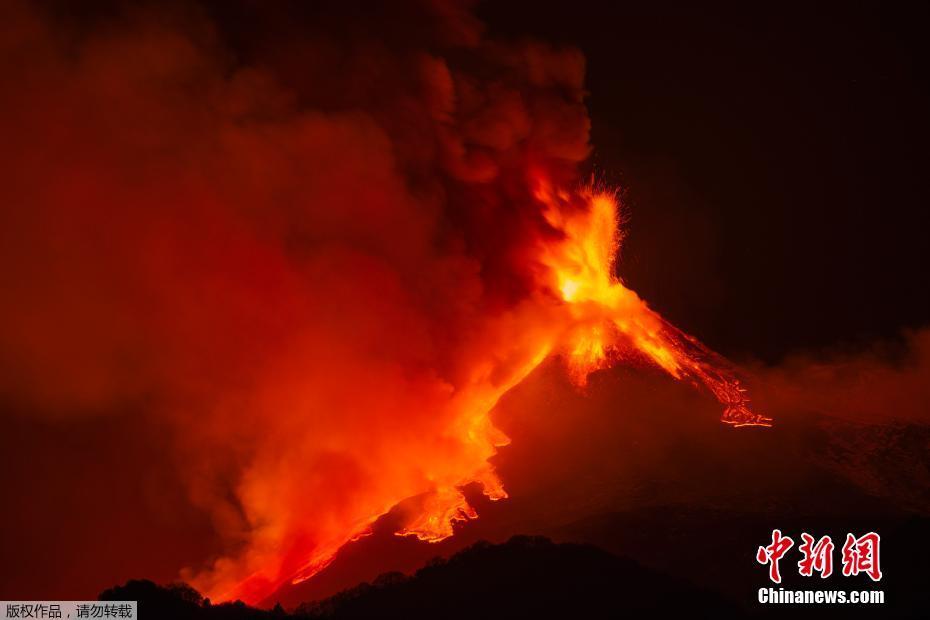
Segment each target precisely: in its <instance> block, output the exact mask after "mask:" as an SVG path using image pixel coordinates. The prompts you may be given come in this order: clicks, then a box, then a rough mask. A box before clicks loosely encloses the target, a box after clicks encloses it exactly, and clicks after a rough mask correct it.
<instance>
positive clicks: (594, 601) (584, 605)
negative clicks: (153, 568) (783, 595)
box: [100, 536, 735, 620]
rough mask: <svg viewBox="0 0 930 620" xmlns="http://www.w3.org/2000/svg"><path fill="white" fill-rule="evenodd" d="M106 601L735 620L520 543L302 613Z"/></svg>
mask: <svg viewBox="0 0 930 620" xmlns="http://www.w3.org/2000/svg"><path fill="white" fill-rule="evenodd" d="M100 598H101V599H102V600H138V601H139V615H140V617H141V618H142V619H143V620H150V619H153V618H159V619H162V618H165V619H167V618H175V619H178V620H187V619H196V620H201V619H208V618H209V619H236V620H239V619H272V618H283V617H297V618H332V619H337V620H338V619H344V618H345V619H348V618H374V617H378V618H408V619H416V618H518V617H519V618H525V617H544V618H603V617H620V616H625V617H639V616H640V615H641V614H643V613H644V612H646V611H660V612H663V611H664V612H668V613H683V612H693V611H694V610H696V609H699V610H701V612H702V614H705V613H706V614H717V615H727V616H729V615H732V613H733V612H734V611H735V609H734V608H733V607H732V606H731V605H730V604H729V603H727V602H726V601H725V600H724V599H723V598H721V597H720V596H718V595H716V594H713V593H711V592H709V591H706V590H701V589H699V588H697V587H695V586H692V585H689V584H688V583H686V582H685V581H682V580H679V579H676V578H671V577H668V576H666V575H663V574H662V573H659V572H656V571H652V570H649V569H646V568H643V567H642V566H640V565H639V564H637V563H636V562H634V561H632V560H629V559H625V558H620V557H617V556H614V555H612V554H610V553H608V552H606V551H603V550H601V549H598V548H596V547H592V546H590V545H579V544H556V543H553V542H551V541H550V540H548V539H546V538H541V537H527V536H516V537H514V538H512V539H511V540H509V541H508V542H506V543H504V544H501V545H492V544H490V543H485V542H482V543H478V544H476V545H473V546H471V547H469V548H468V549H465V550H463V551H461V552H459V553H457V554H455V555H453V556H452V557H451V558H449V559H448V560H443V559H436V560H433V561H432V562H430V563H429V564H427V565H426V566H425V567H423V568H422V569H420V570H419V571H417V572H416V573H415V574H414V575H412V576H405V575H403V574H400V573H386V574H384V575H381V576H380V577H378V578H377V579H376V580H374V582H372V583H370V584H369V583H363V584H361V585H358V586H356V587H354V588H351V589H349V590H345V591H343V592H341V593H339V594H337V595H335V596H332V597H330V598H327V599H324V600H322V601H317V602H313V603H306V604H304V605H301V606H300V607H298V608H297V609H296V610H294V611H293V612H292V613H290V614H288V613H286V612H284V610H283V609H281V608H280V607H278V608H276V609H274V610H271V611H264V610H258V609H255V608H251V607H248V606H246V605H244V604H242V603H239V602H236V603H226V604H222V605H212V604H210V602H209V600H206V599H204V598H202V597H201V595H200V594H199V593H197V592H196V591H195V590H194V589H192V588H190V587H189V586H187V585H183V584H178V585H173V586H169V587H161V586H157V585H155V584H154V583H152V582H150V581H130V582H128V583H126V584H125V585H123V586H119V587H116V588H111V589H109V590H107V591H105V592H103V593H102V594H101V595H100Z"/></svg>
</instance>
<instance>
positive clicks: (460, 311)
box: [0, 2, 588, 594]
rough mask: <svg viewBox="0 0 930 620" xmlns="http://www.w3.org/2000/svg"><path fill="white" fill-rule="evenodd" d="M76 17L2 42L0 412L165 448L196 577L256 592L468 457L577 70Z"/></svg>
mask: <svg viewBox="0 0 930 620" xmlns="http://www.w3.org/2000/svg"><path fill="white" fill-rule="evenodd" d="M224 10H225V11H226V12H224ZM76 11H77V9H74V8H73V7H68V6H62V5H56V4H51V5H42V6H40V7H38V8H36V7H34V6H30V5H27V4H25V3H17V2H13V3H5V5H4V8H3V9H2V15H0V22H2V24H3V25H2V26H0V27H2V31H0V89H2V91H3V92H4V97H3V100H2V102H0V134H2V135H3V136H4V149H3V153H2V154H0V158H2V161H0V203H2V204H3V208H2V211H0V237H2V239H0V281H2V282H3V289H4V291H5V297H6V300H7V302H6V303H4V304H3V305H2V308H0V393H2V395H3V398H4V401H5V402H7V403H9V404H10V407H9V409H10V411H14V412H15V413H12V414H11V415H15V416H19V417H21V418H22V417H26V418H33V419H35V420H37V421H38V422H37V424H62V425H66V424H75V423H80V420H81V419H88V420H93V419H96V418H99V417H101V416H102V417H107V416H118V417H119V416H133V415H136V416H139V417H140V419H143V418H144V420H145V422H144V423H143V422H139V423H138V424H135V423H132V424H129V425H128V428H132V429H137V430H142V429H145V428H149V426H147V425H151V426H152V427H157V428H165V427H167V428H169V429H171V432H170V435H171V438H170V439H161V440H159V441H161V444H160V445H159V448H158V452H159V453H160V454H159V457H158V459H157V461H158V463H160V466H166V467H168V466H171V467H175V468H176V469H177V477H178V478H179V479H180V480H181V481H182V482H183V485H184V487H185V488H186V489H187V492H188V493H189V495H190V497H191V501H193V503H194V504H195V505H196V506H198V507H200V508H201V509H203V510H205V511H206V512H207V513H208V514H209V515H210V516H211V518H212V522H213V527H214V529H215V530H216V531H217V532H218V534H219V536H220V544H219V546H220V548H221V550H220V552H219V556H220V557H219V559H218V560H217V562H216V563H215V564H214V567H213V569H211V570H209V571H207V572H206V573H198V571H197V567H194V571H193V573H190V574H191V575H194V574H197V575H199V576H197V577H196V579H197V583H198V585H200V586H201V587H203V588H206V589H208V590H211V591H213V592H214V593H220V594H222V592H221V590H222V589H226V590H228V589H229V588H230V587H231V584H234V583H235V582H237V581H241V580H242V579H245V578H248V577H250V575H253V574H254V572H255V571H257V570H258V569H259V567H261V568H262V569H263V570H264V571H265V573H267V574H264V575H262V576H261V580H263V583H260V584H258V586H257V587H260V588H263V587H267V584H266V583H264V582H267V581H269V580H270V581H274V580H278V579H283V578H286V577H288V576H289V575H290V574H293V572H294V571H295V570H296V569H297V568H299V567H300V566H301V563H302V562H303V561H305V560H306V557H304V556H306V554H307V552H308V550H310V549H314V548H315V547H318V546H320V545H323V544H325V543H326V542H327V541H329V540H332V539H334V538H335V537H337V532H338V531H342V530H345V529H346V528H347V527H355V526H356V525H357V524H355V523H354V521H353V519H356V518H357V517H358V515H359V514H364V513H365V512H366V511H371V510H375V511H376V514H377V511H384V510H387V509H388V508H389V507H390V505H391V503H393V502H394V501H397V500H398V499H401V498H402V497H404V496H407V495H412V494H414V493H416V492H422V491H424V490H428V489H429V486H430V480H431V477H432V476H434V475H437V474H436V472H434V471H432V470H431V469H430V468H431V465H430V459H431V458H433V457H434V456H435V455H440V454H442V455H445V454H456V453H457V451H461V450H463V447H462V446H461V445H460V444H459V443H458V440H457V439H456V438H455V437H454V436H450V434H449V433H448V432H447V429H446V426H447V425H448V424H449V416H450V413H449V412H448V409H449V407H448V402H449V400H450V398H451V397H452V395H453V394H454V393H455V391H456V387H457V385H458V384H459V383H460V382H461V381H463V380H464V378H465V375H466V374H467V373H468V372H469V365H470V358H471V356H472V355H473V354H474V345H473V343H472V342H471V340H470V339H471V337H472V335H473V334H475V333H476V332H481V331H482V330H484V331H485V332H487V331H488V327H487V326H488V324H489V321H490V322H493V321H496V320H497V317H499V316H501V315H502V314H505V313H506V312H507V311H508V310H509V309H510V308H513V307H514V306H515V305H516V304H517V303H519V302H520V301H521V300H522V299H524V298H525V296H526V295H527V293H528V291H529V289H530V287H531V278H530V275H531V274H527V272H526V269H525V267H524V263H525V256H524V255H523V252H524V248H525V247H526V246H527V245H529V244H531V243H532V242H533V241H534V239H536V238H538V237H540V236H542V235H545V234H549V233H548V232H547V230H548V229H547V227H546V225H545V223H544V221H543V219H542V217H541V215H540V214H539V213H538V207H537V206H536V205H535V203H534V202H533V201H532V200H531V195H530V187H529V184H528V181H527V175H528V171H534V172H537V173H538V172H543V173H545V174H546V175H547V176H550V177H552V178H553V179H558V180H559V181H564V182H571V181H572V180H574V178H575V175H576V171H575V165H576V164H577V163H578V162H579V161H580V160H582V159H583V158H584V157H585V156H586V154H587V152H588V146H587V135H588V119H587V113H586V111H585V108H584V105H583V102H582V97H583V92H582V77H583V68H584V63H583V59H582V57H581V55H580V54H579V53H578V52H577V51H573V50H556V49H552V48H549V47H546V46H544V45H539V44H529V43H528V44H515V45H511V44H504V43H499V42H493V41H488V40H485V39H484V38H483V37H482V34H481V29H480V25H479V24H477V23H476V22H475V21H474V20H473V19H472V18H471V17H470V16H469V15H468V13H467V10H466V7H464V6H462V5H459V4H457V3H437V4H431V3H403V4H401V6H399V7H397V8H393V7H392V8H390V9H388V8H382V9H379V10H377V11H376V12H375V13H374V14H373V15H369V16H367V17H366V18H364V19H359V17H360V16H359V15H358V14H356V13H357V11H356V10H354V9H349V8H340V7H338V6H337V5H336V4H332V5H321V6H319V7H317V8H315V9H307V8H306V7H304V8H301V7H300V6H298V5H297V4H296V3H295V4H291V5H278V6H277V7H274V8H271V9H269V10H259V9H258V8H257V7H256V6H255V5H251V4H248V3H245V4H242V5H237V8H236V9H223V8H222V7H221V6H219V5H214V6H209V5H205V6H197V5H195V6H193V7H191V6H189V5H182V4H169V5H168V6H167V7H162V6H158V5H157V4H156V3H151V4H143V5H141V6H132V5H125V6H124V5H122V4H115V5H107V6H105V7H104V8H102V9H100V10H94V9H89V10H86V11H85V12H76ZM235 11H241V14H234V13H235ZM292 11H293V12H296V13H297V14H300V13H302V12H306V11H310V13H311V14H309V15H308V14H302V15H300V19H294V14H295V13H292ZM314 11H315V12H314ZM250 20H265V23H264V25H263V27H262V28H260V29H255V30H256V31H260V32H264V33H268V36H267V38H258V37H252V36H251V35H248V34H247V32H249V29H248V28H246V29H237V27H236V24H238V25H239V26H246V25H247V24H250V23H251V21H250ZM224 21H225V26H223V27H220V25H218V24H221V23H223V22H224ZM491 332H492V333H493V334H496V335H494V336H491V337H494V338H503V337H504V334H503V333H502V331H501V330H500V329H493V330H491ZM87 423H88V424H91V423H92V422H87ZM122 431H123V432H126V428H123V429H122ZM153 438H154V435H153ZM113 439H114V440H117V439H119V437H118V436H117V437H114V438H113ZM153 440H154V439H153ZM129 443H130V444H131V443H134V442H129ZM165 453H167V456H166V455H165ZM127 458H132V457H127ZM162 461H165V462H162ZM169 464H170V465H169ZM140 466H141V465H140ZM27 475H28V474H27ZM439 475H446V473H445V472H440V474H439ZM384 481H388V482H384ZM99 527H100V529H105V527H106V526H105V525H104V524H103V523H101V524H100V525H99ZM343 533H345V532H343ZM269 563H270V565H271V567H270V568H268V565H269Z"/></svg>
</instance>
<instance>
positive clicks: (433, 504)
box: [217, 178, 771, 601]
mask: <svg viewBox="0 0 930 620" xmlns="http://www.w3.org/2000/svg"><path fill="white" fill-rule="evenodd" d="M533 182H534V183H535V184H536V186H537V187H536V191H535V193H534V196H535V199H536V200H537V201H538V203H539V208H540V212H541V213H542V214H543V216H544V218H545V220H546V222H547V223H548V225H549V226H550V227H551V232H552V233H553V234H552V235H551V236H549V237H548V238H547V239H546V240H545V241H540V243H539V244H538V247H537V248H536V249H537V250H538V256H537V257H536V267H537V269H536V271H537V276H538V284H539V287H538V289H537V291H536V292H535V293H534V294H533V295H532V296H531V297H530V298H529V299H528V300H527V301H526V302H524V303H522V304H520V305H519V306H518V307H517V308H516V309H514V310H513V311H512V312H511V313H507V314H506V315H505V316H504V317H502V319H501V320H500V321H499V322H494V323H493V324H492V325H493V327H492V331H493V332H495V333H494V334H493V336H491V337H485V338H479V339H478V340H479V342H483V343H488V342H496V343H498V346H497V347H487V348H486V349H485V350H484V356H483V357H482V356H481V355H476V356H474V357H470V359H472V360H474V365H473V366H472V367H471V368H470V369H469V372H468V373H467V375H466V378H465V380H464V381H463V382H462V383H461V384H460V385H456V386H455V387H454V388H452V387H450V393H449V400H448V403H447V405H446V407H447V409H446V413H447V415H448V416H449V421H450V424H449V426H448V427H447V429H446V430H445V432H444V434H445V439H446V440H447V441H448V442H449V443H448V444H447V446H446V448H449V447H453V446H454V449H453V450H450V451H448V452H445V453H443V454H442V455H438V454H437V455H435V456H436V457H437V458H436V459H435V460H434V461H430V465H431V469H430V475H429V477H428V480H427V481H424V482H425V485H424V487H422V488H420V489H416V490H417V491H419V492H420V493H421V494H422V495H421V496H420V497H418V498H417V501H416V502H414V503H415V504H416V506H417V509H416V510H415V511H414V512H413V514H410V515H408V520H407V522H406V523H405V525H404V526H403V527H402V528H401V529H400V530H399V531H398V532H397V535H399V536H415V537H416V538H418V539H420V540H422V541H426V542H438V541H441V540H444V539H445V538H447V537H449V536H452V535H453V524H454V523H455V522H457V521H465V520H468V519H474V518H477V516H478V515H477V513H476V512H475V510H474V509H473V508H472V507H471V506H470V505H469V504H468V501H467V500H466V498H465V496H464V495H463V493H462V490H461V489H462V487H464V486H465V485H468V484H473V483H478V484H479V485H481V487H482V488H483V492H484V494H485V495H486V496H487V497H488V498H490V499H491V500H499V499H503V498H506V497H507V493H506V491H505V490H504V485H503V483H502V481H501V480H500V479H499V478H498V476H497V474H496V473H495V471H494V469H493V467H492V465H491V464H490V463H489V459H490V457H492V456H493V455H494V454H495V453H496V451H497V448H498V447H501V446H504V445H506V444H507V443H508V441H509V440H508V438H507V437H506V436H505V435H504V434H503V433H502V432H501V431H500V430H498V429H497V428H495V426H494V424H493V422H492V421H491V411H492V409H493V408H494V406H495V404H496V403H497V402H498V400H499V399H500V398H501V397H502V396H503V395H504V394H505V393H506V392H507V391H508V390H510V389H511V388H512V387H514V386H515V385H517V384H518V383H520V382H521V381H522V380H523V379H524V378H525V377H526V376H527V375H528V374H529V373H531V372H532V371H533V370H534V369H535V368H536V367H537V366H538V365H539V364H540V363H541V362H542V361H543V360H544V359H546V358H547V357H548V356H549V355H552V354H556V355H560V356H563V357H564V359H565V361H566V366H567V371H568V372H569V374H570V376H571V378H572V380H573V381H574V382H575V383H576V384H578V385H584V384H585V382H586V381H587V377H588V375H589V374H590V373H591V372H593V371H595V370H598V369H601V368H605V367H607V366H609V365H610V364H612V363H613V362H614V361H615V360H617V359H619V358H629V357H630V356H631V355H637V354H638V355H640V356H643V357H645V358H646V359H648V360H649V361H651V362H652V363H654V364H656V365H657V366H659V367H660V368H661V369H662V370H664V371H665V372H667V373H668V374H669V375H671V376H672V377H674V378H675V379H680V380H689V381H691V382H692V383H695V384H701V385H703V386H705V387H706V388H707V389H708V390H709V391H710V392H711V393H712V394H713V395H714V396H715V397H716V398H717V400H718V401H719V402H720V403H721V404H722V405H723V407H724V410H723V416H722V421H723V422H724V423H727V424H732V425H733V426H769V425H770V422H771V420H770V418H768V417H765V416H763V415H760V414H758V413H755V412H753V411H752V410H751V409H750V407H749V401H748V398H747V397H746V395H745V389H744V388H743V387H742V386H741V384H740V382H739V380H738V379H736V378H735V377H734V376H733V375H732V374H731V373H730V371H729V369H728V363H727V361H726V360H725V359H723V358H722V357H720V356H719V355H717V354H715V353H713V352H712V351H710V350H709V349H707V348H706V347H705V346H703V345H702V344H701V343H700V342H698V341H697V340H696V339H694V338H692V337H691V336H689V335H687V334H685V333H683V332H682V331H680V330H679V329H677V328H675V327H674V326H673V325H671V324H670V323H668V322H667V321H665V320H664V319H663V318H662V317H661V316H659V315H658V314H657V313H656V312H654V311H652V310H651V309H650V308H649V307H648V306H647V304H646V303H645V302H644V301H643V300H642V299H641V298H640V297H639V296H638V295H637V294H636V293H635V292H633V291H632V290H630V289H628V288H627V287H625V286H624V285H623V283H622V282H621V281H620V280H619V279H618V278H617V276H616V275H615V273H614V269H615V264H614V262H615V257H616V255H617V252H618V249H619V240H620V231H619V215H618V203H617V200H616V197H615V195H614V194H612V193H611V192H607V191H595V190H593V189H590V188H585V189H582V190H579V191H574V192H569V191H564V190H556V189H554V188H552V187H551V186H550V185H549V184H548V182H546V181H545V180H540V179H538V178H537V179H534V181H533ZM498 330H505V331H506V333H507V337H506V338H505V339H501V338H500V335H501V334H500V333H499V332H498ZM412 490H414V489H409V490H408V491H405V492H409V491H412ZM402 499H404V496H403V494H398V495H397V496H396V497H394V498H393V500H396V501H400V500H402ZM393 500H391V501H387V502H386V503H384V504H383V505H381V506H380V507H378V508H377V509H376V510H373V511H371V512H370V513H369V514H367V515H362V514H360V515H357V518H356V519H355V520H354V521H353V523H354V525H353V526H351V527H347V528H346V529H344V530H342V531H337V532H334V535H333V538H331V539H330V540H328V541H327V542H326V543H325V544H323V545H318V546H317V547H316V548H315V549H314V550H313V552H312V554H311V557H310V559H309V560H308V561H307V562H306V563H304V564H303V565H302V566H301V567H300V568H299V570H297V572H296V573H294V574H293V575H291V576H290V577H289V579H290V581H291V582H292V583H299V582H301V581H304V580H306V579H308V578H310V577H312V576H313V575H315V574H316V573H318V572H319V571H320V570H322V569H323V568H325V567H326V566H327V565H328V564H329V562H330V561H331V560H332V558H333V557H334V555H335V554H336V552H337V551H338V550H339V548H340V547H341V546H342V545H343V544H345V543H347V542H349V541H350V540H354V539H357V538H359V537H361V536H364V535H366V534H367V533H368V528H369V526H370V525H371V524H372V523H374V521H375V520H377V519H378V517H380V516H381V515H383V514H384V513H385V512H387V510H388V509H390V508H391V506H392V505H393V503H394V501H393ZM269 577H271V575H269V574H267V573H264V572H263V571H259V572H257V573H255V574H253V575H252V576H251V577H250V578H249V579H247V580H245V581H244V582H242V583H240V584H238V586H237V587H236V588H235V589H234V590H232V591H228V592H226V593H222V594H220V598H230V597H239V598H244V599H246V600H252V601H255V600H261V598H262V597H264V596H267V595H268V594H270V593H271V591H273V589H274V588H277V587H278V586H280V585H281V583H282V582H283V580H282V579H281V577H284V575H279V577H278V578H277V579H275V578H270V579H269ZM217 594H219V593H217Z"/></svg>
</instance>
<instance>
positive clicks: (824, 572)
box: [756, 530, 882, 583]
mask: <svg viewBox="0 0 930 620" xmlns="http://www.w3.org/2000/svg"><path fill="white" fill-rule="evenodd" d="M801 541H802V542H801V544H800V545H799V546H798V551H800V552H801V556H802V557H801V559H800V560H799V561H798V573H799V574H800V575H801V576H803V577H811V576H813V574H814V572H815V571H816V572H818V573H820V577H821V578H822V579H825V578H827V577H829V576H830V575H832V574H833V549H834V544H833V539H831V538H830V537H829V536H822V537H821V538H820V539H819V540H817V539H815V538H814V537H813V536H812V535H810V534H808V533H807V532H803V533H802V534H801ZM880 543H881V536H879V535H878V534H876V533H875V532H869V533H868V534H866V535H864V536H862V537H859V538H856V536H855V535H853V534H846V543H845V544H844V545H843V558H842V559H843V571H842V572H843V576H845V577H849V576H852V575H858V574H859V573H865V574H866V575H868V576H869V578H871V579H872V581H879V580H880V579H881V578H882V569H881V563H880V561H879V546H880ZM793 546H794V540H792V539H791V537H790V536H783V535H782V533H781V530H772V542H771V543H770V544H769V545H767V546H765V547H759V550H758V551H756V561H757V562H758V563H759V564H762V565H766V564H768V566H769V579H771V580H772V581H773V582H774V583H781V571H780V569H779V564H778V563H779V561H780V560H781V559H782V558H783V557H784V556H785V554H786V553H788V551H789V550H790V549H791V547H793Z"/></svg>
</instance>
